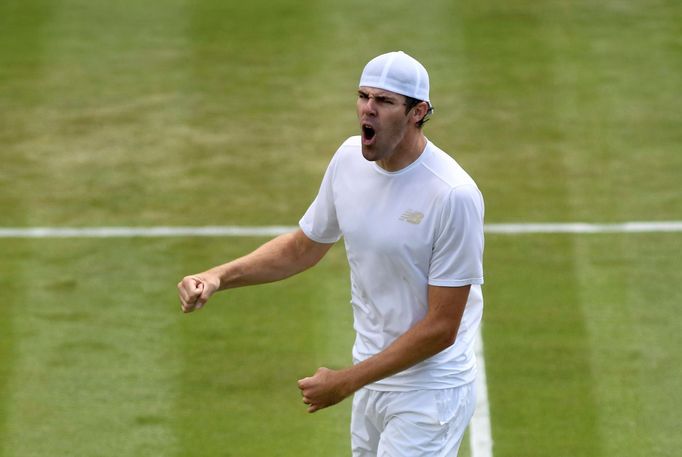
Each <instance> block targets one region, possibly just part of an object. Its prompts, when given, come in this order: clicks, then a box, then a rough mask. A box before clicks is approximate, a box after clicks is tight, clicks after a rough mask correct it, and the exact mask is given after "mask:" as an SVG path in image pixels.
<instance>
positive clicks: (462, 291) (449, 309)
mask: <svg viewBox="0 0 682 457" xmlns="http://www.w3.org/2000/svg"><path fill="white" fill-rule="evenodd" d="M428 287H429V289H428V298H429V309H428V312H427V319H428V320H429V321H430V325H431V326H434V327H435V328H437V329H439V330H442V331H443V332H444V333H447V334H448V335H449V338H451V339H452V341H454V338H455V337H456V335H457V331H458V330H459V324H460V322H461V321H462V316H463V315H464V308H465V307H466V304H467V300H468V299H469V290H470V289H471V285H466V286H460V287H443V286H432V285H430V286H428Z"/></svg>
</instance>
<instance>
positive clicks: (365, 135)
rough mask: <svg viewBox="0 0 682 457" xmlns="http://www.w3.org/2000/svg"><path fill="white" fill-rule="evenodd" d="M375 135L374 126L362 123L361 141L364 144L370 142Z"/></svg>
mask: <svg viewBox="0 0 682 457" xmlns="http://www.w3.org/2000/svg"><path fill="white" fill-rule="evenodd" d="M375 136H376V131H375V130H374V127H372V126H371V125H369V124H362V142H363V143H364V144H371V143H372V142H373V140H374V138H375Z"/></svg>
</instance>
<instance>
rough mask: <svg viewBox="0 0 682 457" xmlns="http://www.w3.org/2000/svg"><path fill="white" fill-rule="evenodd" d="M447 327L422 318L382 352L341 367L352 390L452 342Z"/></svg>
mask: <svg viewBox="0 0 682 457" xmlns="http://www.w3.org/2000/svg"><path fill="white" fill-rule="evenodd" d="M455 335H456V330H455V334H453V333H452V330H451V328H450V327H448V326H446V325H442V324H441V323H438V322H431V321H430V320H427V319H424V320H422V321H421V322H419V323H417V324H416V325H415V326H414V327H412V328H411V329H410V330H408V331H407V332H406V333H404V334H403V335H401V336H400V337H399V338H398V339H397V340H395V341H394V342H393V343H392V344H391V345H390V346H389V347H387V348H386V349H385V350H384V351H382V352H380V353H378V354H376V355H374V356H372V357H370V358H369V359H366V360H364V361H363V362H360V363H358V364H356V365H354V366H352V367H349V368H347V369H345V370H343V371H344V372H345V375H346V378H347V383H348V384H347V388H348V389H349V390H350V391H351V393H352V392H355V391H356V390H358V389H360V388H362V387H364V386H366V385H368V384H371V383H373V382H376V381H379V380H381V379H384V378H387V377H389V376H392V375H394V374H396V373H399V372H401V371H403V370H406V369H408V368H410V367H411V366H414V365H416V364H418V363H419V362H422V361H424V360H426V359H428V358H429V357H432V356H434V355H436V354H438V353H439V352H441V351H442V350H444V349H446V348H448V347H449V346H451V345H452V344H453V343H454V340H455Z"/></svg>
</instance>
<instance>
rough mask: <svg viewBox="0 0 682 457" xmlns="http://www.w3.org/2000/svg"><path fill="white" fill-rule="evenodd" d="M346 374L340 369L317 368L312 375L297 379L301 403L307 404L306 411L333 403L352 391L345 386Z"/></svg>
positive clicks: (315, 409) (316, 409)
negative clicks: (301, 398) (301, 397)
mask: <svg viewBox="0 0 682 457" xmlns="http://www.w3.org/2000/svg"><path fill="white" fill-rule="evenodd" d="M346 378H347V376H346V375H345V373H344V372H342V371H335V370H330V369H329V368H324V367H322V368H318V369H317V371H316V372H315V374H314V375H312V376H309V377H307V378H303V379H300V380H299V381H298V388H299V389H301V394H302V395H303V403H305V404H306V405H308V412H309V413H314V412H315V411H318V410H320V409H323V408H326V407H328V406H332V405H335V404H337V403H339V402H340V401H341V400H343V399H344V398H346V397H347V396H348V395H350V394H351V393H352V392H349V391H348V388H347V387H346V386H347V384H348V382H347V379H346Z"/></svg>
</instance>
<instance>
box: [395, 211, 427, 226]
mask: <svg viewBox="0 0 682 457" xmlns="http://www.w3.org/2000/svg"><path fill="white" fill-rule="evenodd" d="M422 219H424V214H422V213H420V212H419V211H412V210H409V209H408V210H407V211H405V212H404V213H403V215H402V216H400V220H401V221H405V222H409V223H410V224H419V223H420V222H421V221H422Z"/></svg>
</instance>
